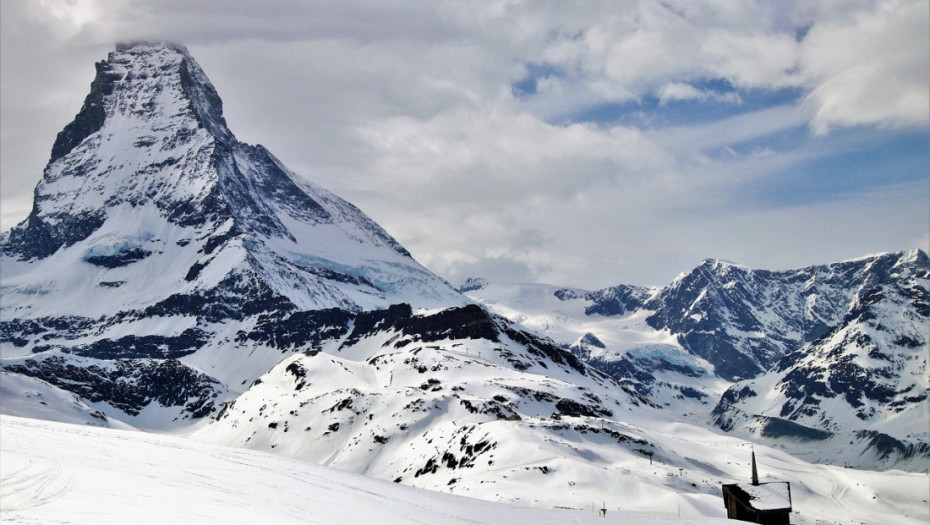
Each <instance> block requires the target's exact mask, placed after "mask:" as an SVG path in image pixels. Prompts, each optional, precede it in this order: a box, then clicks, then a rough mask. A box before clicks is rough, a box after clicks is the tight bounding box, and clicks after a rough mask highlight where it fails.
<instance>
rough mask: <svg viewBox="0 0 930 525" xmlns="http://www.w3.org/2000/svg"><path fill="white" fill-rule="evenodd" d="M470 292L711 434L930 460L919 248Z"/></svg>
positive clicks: (929, 312) (711, 263)
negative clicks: (645, 281)
mask: <svg viewBox="0 0 930 525" xmlns="http://www.w3.org/2000/svg"><path fill="white" fill-rule="evenodd" d="M467 284H468V285H469V286H468V288H469V290H468V291H467V292H466V293H467V294H468V295H469V296H470V297H472V298H474V299H476V300H479V301H481V302H483V303H484V304H486V305H487V306H488V307H489V308H492V309H494V310H496V311H498V312H499V313H504V314H506V315H509V316H510V317H512V318H514V319H521V320H522V323H523V324H524V325H526V327H527V328H534V329H537V330H541V331H543V332H545V333H547V335H549V336H550V337H552V338H553V339H555V340H556V342H557V343H559V344H560V345H562V346H563V347H564V348H567V349H569V350H571V351H572V352H573V353H575V354H576V355H578V356H579V358H581V359H582V360H584V361H585V362H587V363H588V364H590V365H592V366H594V367H595V368H598V369H599V370H601V371H603V372H604V373H606V374H608V375H611V376H612V377H614V378H615V379H617V380H618V381H620V382H621V383H623V384H624V385H626V386H627V387H628V388H630V389H633V390H635V391H637V392H638V393H640V394H642V395H643V396H645V397H647V398H649V399H651V400H652V401H654V402H655V403H657V404H660V405H663V406H666V407H667V408H669V409H673V410H676V411H681V412H685V413H691V414H690V416H689V417H694V415H696V414H700V415H701V417H704V418H706V421H707V423H708V424H710V425H711V426H713V427H715V428H718V429H721V430H723V431H726V432H731V433H735V434H737V435H740V436H742V437H744V438H747V439H752V440H755V441H761V442H765V443H768V444H773V445H777V446H781V447H782V448H785V449H787V450H789V451H790V452H792V453H793V454H795V455H799V456H802V457H805V458H807V459H809V460H813V461H824V462H829V463H834V464H847V465H854V466H861V467H864V468H891V467H895V468H908V469H916V470H922V469H923V468H924V465H925V464H926V461H927V459H928V458H930V433H928V426H927V421H928V420H927V413H928V410H930V402H928V398H927V395H928V376H927V363H928V352H930V344H928V327H930V259H928V257H927V254H926V253H925V252H923V251H921V250H914V251H911V252H902V253H889V254H883V255H876V256H870V257H865V258H861V259H856V260H851V261H845V262H839V263H833V264H827V265H820V266H811V267H807V268H800V269H796V270H788V271H768V270H753V269H749V268H745V267H742V266H738V265H735V264H731V263H726V262H722V261H717V260H706V261H704V262H703V263H702V264H701V265H700V266H698V267H696V268H695V269H693V270H692V271H690V272H688V273H684V274H681V275H680V276H679V277H678V278H676V279H675V280H674V281H673V282H672V283H670V284H669V285H668V286H665V287H662V288H645V287H636V286H629V285H620V286H616V287H612V288H607V289H604V290H598V291H593V292H592V291H584V290H573V289H559V288H551V289H547V290H545V291H539V290H537V291H535V292H533V293H532V294H528V292H527V290H513V289H507V288H505V287H495V286H494V285H493V284H489V283H487V282H486V281H485V282H481V281H479V280H471V281H469V283H467ZM546 295H548V296H549V297H550V299H548V300H547V299H546V297H545V296H546ZM547 301H548V302H547ZM540 304H542V305H543V306H537V305H540ZM589 329H590V330H591V331H588V332H585V330H589ZM721 381H722V382H721ZM721 385H723V386H724V388H723V390H721ZM676 405H677V406H676Z"/></svg>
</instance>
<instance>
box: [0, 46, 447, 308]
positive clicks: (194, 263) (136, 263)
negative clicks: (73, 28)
mask: <svg viewBox="0 0 930 525" xmlns="http://www.w3.org/2000/svg"><path fill="white" fill-rule="evenodd" d="M2 250H3V254H4V269H3V272H4V275H3V279H4V301H3V308H4V314H5V317H21V316H22V317H26V318H36V317H43V316H61V315H72V314H80V315H82V316H93V317H97V316H101V315H108V314H112V313H115V311H116V310H138V309H140V308H146V307H152V306H154V305H158V304H159V303H160V302H162V301H164V300H165V299H166V298H167V297H168V296H170V295H175V294H180V295H181V296H184V297H189V298H194V297H203V296H204V295H217V296H221V295H225V296H236V297H239V296H244V295H245V293H246V290H248V291H249V293H248V295H249V296H250V298H251V299H252V300H255V299H256V298H258V297H264V298H265V299H267V300H269V301H273V302H280V303H289V307H295V308H299V309H311V308H312V309H319V308H327V307H338V308H342V309H347V310H353V311H357V310H360V309H364V308H375V307H384V306H387V305H390V304H393V303H398V302H408V303H411V304H413V305H415V306H424V307H436V306H440V305H448V304H450V303H453V304H454V303H461V302H462V299H460V298H459V296H458V295H457V294H456V293H455V292H454V291H453V290H452V289H451V288H450V287H449V286H448V285H447V284H446V283H445V282H444V281H442V280H441V279H439V278H437V277H436V276H435V275H433V274H431V273H430V272H428V271H426V270H425V269H424V268H422V267H421V266H420V265H419V264H417V263H416V262H415V261H414V260H413V259H412V258H411V257H410V255H409V253H407V251H406V250H404V248H402V247H401V246H400V245H399V244H398V243H397V242H396V241H395V240H394V239H392V238H391V237H390V236H389V235H388V234H387V233H385V232H384V230H382V229H381V228H380V227H379V226H377V225H376V224H375V223H374V222H373V221H372V220H371V219H369V218H368V217H367V216H365V215H364V214H363V213H362V212H360V211H359V210H358V209H357V208H355V207H354V206H352V205H351V204H349V203H347V202H345V201H343V200H342V199H339V198H338V197H336V196H334V195H333V194H331V193H329V192H327V191H325V190H323V189H322V188H319V187H317V186H315V185H313V184H311V183H309V182H307V181H306V180H304V179H302V178H300V177H298V176H296V175H294V174H293V173H291V172H290V171H288V170H287V168H285V167H284V166H283V165H282V164H281V162H280V161H278V159H276V158H275V157H274V156H273V155H271V153H269V152H268V151H267V150H266V149H265V148H263V147H262V146H250V145H247V144H243V143H241V142H238V141H237V140H236V138H235V136H234V135H233V133H232V132H231V131H230V130H229V129H228V128H227V127H226V121H225V120H224V118H223V112H222V102H221V101H220V99H219V97H218V96H217V93H216V90H215V89H214V88H213V85H212V84H210V81H209V80H208V79H207V77H206V76H205V75H204V73H203V71H202V70H201V69H200V67H199V66H198V65H197V63H196V62H195V61H194V59H193V58H192V57H191V56H190V55H189V54H188V52H187V50H186V49H185V48H184V47H182V46H179V45H175V44H147V43H143V44H125V45H119V46H118V47H117V50H116V51H115V52H113V53H110V56H109V57H108V59H107V60H106V61H103V62H99V63H98V64H97V76H96V78H95V79H94V81H93V83H92V84H91V92H90V94H88V95H87V98H86V99H85V101H84V105H83V107H82V108H81V111H80V113H78V115H77V116H76V117H75V119H74V121H73V122H72V123H70V124H68V125H67V126H66V127H65V129H64V130H63V131H62V132H61V133H59V134H58V138H57V139H56V141H55V144H54V146H53V148H52V156H51V160H50V162H49V164H48V166H47V167H46V169H45V172H44V174H43V177H42V180H41V182H40V183H39V185H38V186H37V188H36V190H35V204H34V208H33V210H32V213H31V214H30V215H29V217H28V219H27V220H26V221H25V222H23V223H22V224H20V225H18V226H17V227H16V228H14V229H13V230H12V231H11V232H9V233H8V234H5V235H4V236H3V238H2ZM37 296H39V297H46V298H48V300H37ZM253 307H254V308H258V309H261V307H260V306H258V305H253Z"/></svg>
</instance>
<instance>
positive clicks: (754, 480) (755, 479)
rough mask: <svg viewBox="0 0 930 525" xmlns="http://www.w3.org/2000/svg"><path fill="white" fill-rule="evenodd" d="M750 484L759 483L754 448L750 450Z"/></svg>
mask: <svg viewBox="0 0 930 525" xmlns="http://www.w3.org/2000/svg"><path fill="white" fill-rule="evenodd" d="M752 484H753V485H758V484H759V471H758V469H756V450H755V449H753V450H752Z"/></svg>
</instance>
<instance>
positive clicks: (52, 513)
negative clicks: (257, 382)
mask: <svg viewBox="0 0 930 525" xmlns="http://www.w3.org/2000/svg"><path fill="white" fill-rule="evenodd" d="M664 432H665V435H666V436H667V437H665V438H664V440H665V442H667V443H669V444H673V445H674V446H675V447H676V448H677V449H678V450H679V452H680V454H681V456H683V457H687V458H692V459H691V460H690V461H691V462H692V463H691V464H686V465H682V466H683V467H684V468H683V470H682V471H679V470H678V469H677V468H675V466H674V465H672V466H662V465H660V464H659V463H658V462H656V464H655V465H654V466H653V467H651V468H650V467H649V465H648V463H646V464H641V463H640V464H638V465H637V466H636V468H632V469H631V468H627V469H626V470H624V468H622V467H617V466H609V467H607V468H604V469H600V473H599V476H600V477H599V481H600V484H599V485H592V487H590V488H591V489H593V490H591V491H590V492H589V493H587V494H585V493H583V492H582V487H580V486H579V485H574V486H564V487H559V486H550V485H546V484H538V485H530V486H523V487H522V488H523V490H524V492H523V493H522V495H524V496H525V497H524V498H521V501H526V502H529V501H532V500H533V499H534V498H535V499H538V500H540V502H539V504H538V505H533V506H530V505H503V504H500V503H492V502H488V501H481V500H477V499H472V498H463V497H458V496H455V495H449V494H441V493H438V492H434V491H427V490H422V489H417V488H413V487H407V486H404V485H400V484H395V483H391V482H388V481H383V480H378V479H373V478H371V477H368V476H360V475H358V474H353V473H348V472H344V471H341V470H335V469H330V468H326V467H322V466H319V465H313V464H310V463H305V462H302V461H298V460H294V459H289V458H286V457H282V456H280V455H273V454H268V453H265V452H259V451H254V450H248V449H242V448H227V447H222V446H217V445H211V444H206V443H198V442H195V441H191V440H188V439H182V438H178V437H172V436H163V435H157V434H150V433H142V432H128V431H121V430H113V429H101V428H97V427H91V426H78V425H67V424H61V423H47V422H42V421H38V420H32V419H22V418H17V417H10V416H0V435H2V436H3V439H2V440H0V467H2V480H3V483H2V485H0V519H2V520H3V522H4V523H65V522H67V523H75V524H95V525H96V524H107V523H120V524H122V523H126V522H128V521H131V522H133V523H153V524H154V523H158V524H161V523H228V524H240V523H241V524H247V523H248V524H251V523H257V522H261V523H266V522H267V523H282V524H289V523H295V524H296V523H326V524H328V525H341V524H346V525H348V524H352V525H355V524H358V523H381V524H386V525H390V524H394V523H399V524H400V523H402V524H404V525H407V524H411V523H413V524H424V525H425V524H430V525H434V524H439V525H445V524H450V525H452V524H466V523H467V524H489V525H490V524H500V523H509V524H513V525H522V524H533V525H536V524H540V523H546V524H566V525H568V524H572V525H574V524H579V523H581V524H587V523H590V524H592V525H593V524H600V523H604V524H606V523H624V524H632V525H638V524H664V523H676V524H679V523H680V524H698V523H701V524H704V523H706V524H711V523H720V524H721V525H722V524H723V523H732V522H729V521H724V515H725V514H724V507H723V500H722V499H721V498H720V495H719V484H717V483H719V482H721V481H724V482H730V481H733V480H734V479H738V480H741V481H746V480H747V479H748V471H749V465H748V461H749V460H748V447H746V446H742V445H744V443H742V442H740V441H739V440H737V439H735V438H720V437H716V436H713V435H711V434H708V433H706V431H705V433H703V434H702V433H701V432H700V431H697V430H695V429H694V428H685V427H681V426H677V427H673V426H665V427H664ZM672 434H677V437H676V438H672V437H671V435H672ZM756 456H757V458H758V460H759V464H760V477H761V479H762V481H763V482H765V481H767V480H769V479H772V478H771V477H770V476H772V474H775V476H774V477H775V478H777V479H783V480H788V481H791V488H792V491H791V496H792V504H793V508H794V509H795V512H794V513H793V514H792V517H791V522H792V523H794V524H796V525H815V524H817V525H841V524H842V525H845V524H850V523H866V524H879V523H880V524H882V525H916V524H920V523H927V521H928V519H930V512H928V506H927V489H928V482H930V480H928V478H927V476H926V474H907V473H902V472H870V471H860V470H852V469H843V468H836V467H828V466H824V465H811V464H808V463H805V462H803V461H800V460H797V459H794V458H792V457H790V456H788V455H786V454H784V453H781V452H778V451H774V450H770V449H768V448H766V447H756ZM698 458H700V459H698ZM698 465H702V466H701V468H703V469H704V470H703V471H702V472H697V471H695V468H696V466H698ZM536 472H537V475H539V476H542V474H541V473H540V472H539V471H538V470H537V471H536ZM705 477H706V478H705ZM730 478H733V479H730ZM500 479H501V480H502V481H506V479H504V478H500ZM649 479H651V480H653V482H657V481H658V480H666V482H667V483H669V485H670V486H671V483H672V482H673V481H675V482H680V483H681V484H683V485H685V486H690V482H695V483H697V484H702V483H703V482H704V479H707V481H708V483H709V484H717V485H716V488H717V491H718V492H717V494H715V495H713V496H708V498H707V500H708V504H707V505H706V506H701V507H699V508H694V507H693V506H691V505H689V504H688V500H687V498H686V497H683V496H681V495H679V493H678V491H675V490H674V489H672V488H670V489H669V490H667V491H665V492H664V493H657V492H656V491H655V490H654V489H653V488H652V486H650V485H648V484H641V483H640V482H639V481H640V480H649ZM463 483H464V482H463ZM475 490H483V491H485V492H492V491H495V490H497V491H501V490H502V488H495V487H494V485H491V484H488V483H484V484H481V483H480V482H479V483H478V484H477V485H476V486H475ZM573 493H574V494H573ZM573 496H575V497H577V499H579V500H581V501H583V503H582V504H581V505H578V506H576V508H553V507H554V506H559V507H564V506H566V505H565V503H564V502H565V501H566V500H569V499H570V498H571V497H573ZM602 505H606V508H607V509H608V512H607V515H606V517H604V518H601V517H599V515H598V513H597V511H596V510H595V509H597V508H600V507H601V506H602ZM679 514H680V517H679Z"/></svg>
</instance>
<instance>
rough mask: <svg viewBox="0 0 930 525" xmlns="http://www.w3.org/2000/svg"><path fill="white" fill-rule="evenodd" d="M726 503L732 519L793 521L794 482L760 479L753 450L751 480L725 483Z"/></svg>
mask: <svg viewBox="0 0 930 525" xmlns="http://www.w3.org/2000/svg"><path fill="white" fill-rule="evenodd" d="M722 488H723V505H724V506H725V507H726V509H727V517H728V518H730V519H731V520H741V521H748V522H752V523H762V524H764V525H790V523H791V484H790V483H788V482H787V481H775V482H770V483H759V474H758V471H757V470H756V453H755V452H753V453H752V481H751V482H750V483H731V484H726V485H723V487H722Z"/></svg>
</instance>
